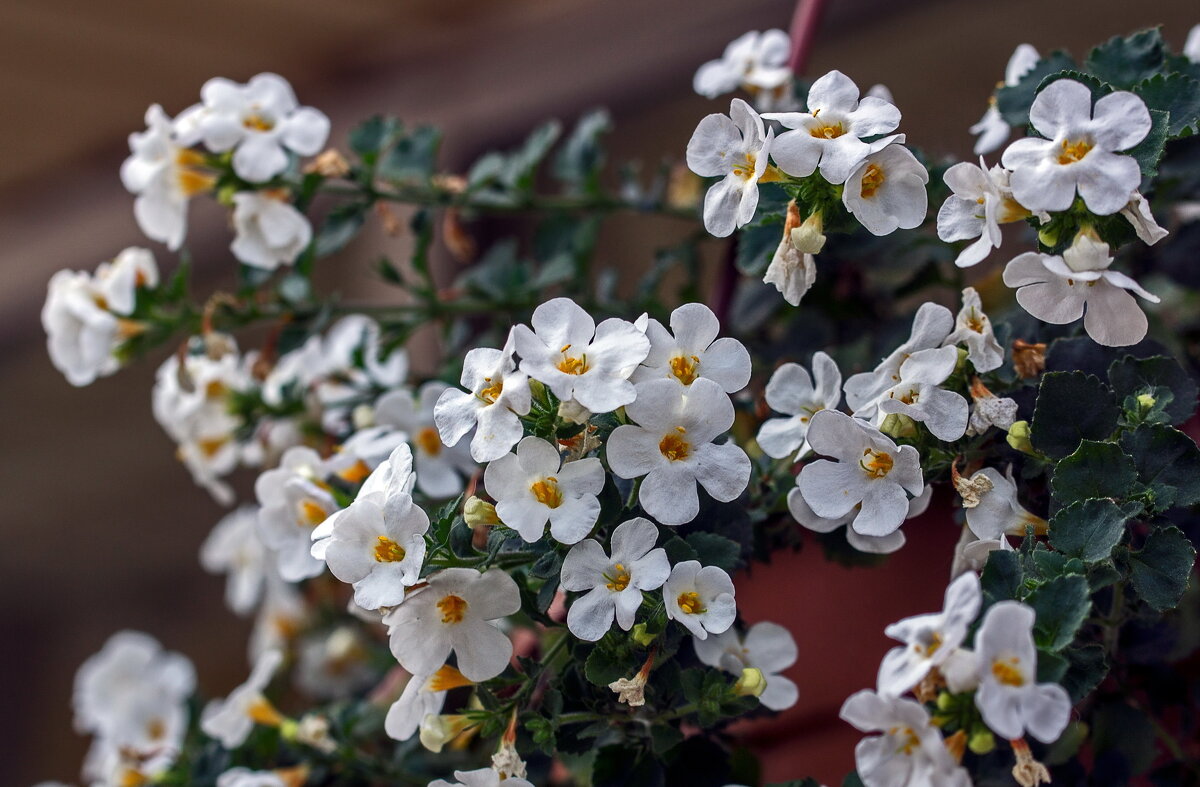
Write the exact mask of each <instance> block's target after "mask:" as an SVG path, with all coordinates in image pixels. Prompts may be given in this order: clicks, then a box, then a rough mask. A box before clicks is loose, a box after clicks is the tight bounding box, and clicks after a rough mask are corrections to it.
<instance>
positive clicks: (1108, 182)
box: [1000, 79, 1150, 216]
mask: <svg viewBox="0 0 1200 787" xmlns="http://www.w3.org/2000/svg"><path fill="white" fill-rule="evenodd" d="M1029 122H1030V123H1031V124H1032V125H1033V127H1034V129H1036V130H1037V132H1038V133H1040V134H1041V135H1042V136H1044V137H1046V138H1045V139H1039V138H1037V137H1026V138H1024V139H1018V140H1017V141H1016V142H1013V143H1012V144H1011V145H1009V146H1008V147H1007V148H1006V149H1005V151H1004V153H1003V155H1001V157H1000V161H1001V163H1002V164H1003V165H1004V166H1005V167H1007V168H1008V169H1010V170H1012V177H1011V178H1010V182H1011V184H1012V190H1013V196H1014V197H1015V198H1016V200H1017V202H1019V203H1021V204H1022V205H1024V206H1025V207H1027V208H1029V209H1030V210H1034V211H1039V210H1045V211H1061V210H1066V209H1068V208H1070V207H1071V203H1073V202H1074V201H1075V191H1076V188H1078V190H1079V196H1080V197H1082V198H1083V201H1084V204H1086V205H1087V207H1088V210H1090V211H1091V212H1092V213H1095V214H1097V215H1100V216H1107V215H1110V214H1112V213H1116V212H1117V211H1119V210H1120V209H1121V208H1123V207H1125V205H1126V204H1127V203H1128V202H1129V200H1130V199H1132V198H1133V193H1134V192H1135V191H1137V188H1138V184H1139V183H1141V179H1142V175H1141V170H1140V169H1139V168H1138V163H1137V161H1136V160H1135V159H1134V158H1133V157H1132V156H1123V155H1120V154H1119V153H1118V151H1122V150H1128V149H1129V148H1131V147H1133V146H1134V145H1136V144H1137V143H1139V142H1141V141H1142V140H1143V139H1145V137H1146V134H1148V133H1149V132H1150V112H1149V111H1148V110H1147V109H1146V105H1145V103H1143V102H1142V100H1141V99H1140V98H1138V97H1137V96H1136V95H1134V94H1133V93H1129V92H1126V91H1123V90H1122V91H1117V92H1115V93H1109V94H1108V95H1106V96H1103V97H1101V98H1100V99H1099V100H1098V101H1096V105H1095V107H1094V108H1093V106H1092V91H1091V89H1090V88H1088V86H1087V85H1084V84H1081V83H1079V82H1075V81H1073V80H1070V79H1060V80H1058V81H1056V82H1052V83H1051V84H1050V85H1048V86H1047V87H1045V88H1043V89H1042V92H1040V93H1038V95H1037V98H1035V99H1034V100H1033V106H1031V107H1030V108H1029Z"/></svg>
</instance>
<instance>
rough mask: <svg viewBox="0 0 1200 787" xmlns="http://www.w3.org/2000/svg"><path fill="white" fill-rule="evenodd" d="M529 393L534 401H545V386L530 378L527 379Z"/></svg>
mask: <svg viewBox="0 0 1200 787" xmlns="http://www.w3.org/2000/svg"><path fill="white" fill-rule="evenodd" d="M529 393H531V394H532V395H533V398H534V399H540V400H542V401H545V399H546V386H545V385H543V384H542V383H540V382H538V381H537V380H535V379H533V378H532V377H531V378H529Z"/></svg>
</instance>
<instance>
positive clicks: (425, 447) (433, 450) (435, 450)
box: [416, 426, 442, 456]
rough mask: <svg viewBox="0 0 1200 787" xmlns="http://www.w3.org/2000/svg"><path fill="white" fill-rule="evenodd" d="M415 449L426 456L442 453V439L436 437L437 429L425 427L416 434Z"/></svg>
mask: <svg viewBox="0 0 1200 787" xmlns="http://www.w3.org/2000/svg"><path fill="white" fill-rule="evenodd" d="M416 439H417V447H418V448H420V449H421V450H422V451H423V452H425V454H426V455H428V456H437V455H438V454H440V453H441V452H442V439H441V438H440V437H438V431H437V429H434V428H433V427H432V426H427V427H425V428H424V429H422V430H421V431H419V432H417V438H416Z"/></svg>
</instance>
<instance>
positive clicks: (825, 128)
mask: <svg viewBox="0 0 1200 787" xmlns="http://www.w3.org/2000/svg"><path fill="white" fill-rule="evenodd" d="M808 133H809V134H811V135H813V136H814V137H816V138H817V139H837V138H838V137H840V136H842V135H843V134H845V133H846V129H844V128H842V124H841V123H825V124H824V125H820V126H813V127H812V128H810V129H809V130H808Z"/></svg>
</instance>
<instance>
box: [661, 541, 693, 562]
mask: <svg viewBox="0 0 1200 787" xmlns="http://www.w3.org/2000/svg"><path fill="white" fill-rule="evenodd" d="M662 546H663V549H665V550H666V552H667V559H668V560H670V561H671V565H675V564H677V563H682V562H683V561H685V560H696V559H697V557H699V555H698V553H697V552H696V549H695V547H693V546H692V545H691V544H689V543H688V542H686V541H684V540H683V539H682V538H680V537H679V536H672V537H670V538H668V539H667V540H666V541H665V542H664V543H663V545H662Z"/></svg>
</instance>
